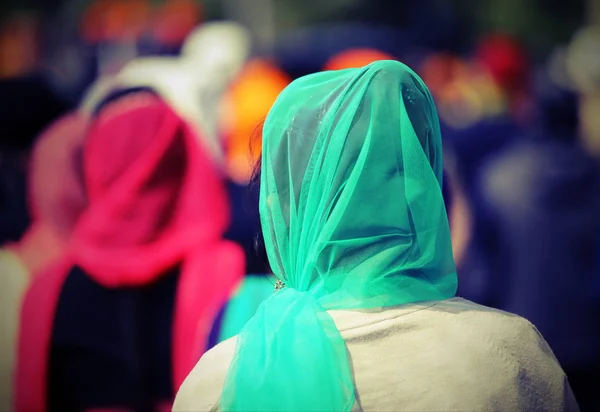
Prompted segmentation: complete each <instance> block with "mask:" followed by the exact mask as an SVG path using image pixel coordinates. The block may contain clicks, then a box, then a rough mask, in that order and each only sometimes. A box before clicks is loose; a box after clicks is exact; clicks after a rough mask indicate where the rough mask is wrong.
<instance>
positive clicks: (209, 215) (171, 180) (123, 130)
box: [75, 91, 229, 279]
mask: <svg viewBox="0 0 600 412" xmlns="http://www.w3.org/2000/svg"><path fill="white" fill-rule="evenodd" d="M83 175H84V186H85V191H86V196H87V199H88V206H87V209H86V211H85V213H84V215H83V216H82V219H81V221H80V222H79V224H78V228H77V235H78V236H77V239H76V243H75V249H76V252H77V253H78V258H79V259H80V260H81V262H79V263H82V264H85V263H84V262H86V261H87V263H88V267H87V268H86V269H87V270H88V271H91V272H95V273H102V274H107V273H121V274H125V275H131V274H133V273H135V274H136V276H133V277H132V278H135V279H139V277H140V276H142V275H144V276H147V275H153V274H156V271H157V270H163V269H165V268H166V267H167V266H168V265H171V264H174V263H176V261H177V260H178V259H181V258H182V257H183V256H184V255H185V254H186V253H187V252H189V250H190V249H191V248H193V247H194V246H195V245H198V244H200V243H202V242H207V241H214V240H217V239H219V238H220V236H221V235H222V233H223V231H224V230H225V228H226V226H227V223H228V218H229V216H228V208H227V199H226V195H225V192H224V188H223V186H222V181H221V179H220V177H219V173H218V171H217V170H216V168H215V167H214V163H213V162H212V160H211V158H210V155H209V154H208V152H207V150H204V149H203V147H202V146H201V145H200V143H199V142H198V140H197V139H196V137H195V135H194V133H193V132H192V131H191V130H190V129H189V127H188V125H187V123H186V122H185V121H183V120H182V119H181V118H180V117H179V116H178V115H177V114H176V113H175V112H174V111H173V110H172V109H171V108H170V107H169V106H168V105H167V104H166V103H165V102H163V101H162V100H161V99H160V98H158V97H157V96H156V95H154V94H152V93H149V92H146V91H140V92H135V93H132V94H128V95H125V96H123V97H121V98H119V99H117V100H114V101H112V102H109V103H108V104H106V105H105V106H104V107H103V108H102V109H101V110H100V112H99V113H98V114H97V117H96V118H95V120H94V121H93V122H92V124H91V126H90V130H89V133H88V135H87V139H86V143H85V148H84V155H83ZM117 257H120V258H119V259H117ZM109 259H110V260H113V262H112V263H110V264H109V263H108V260H109ZM117 266H119V267H117ZM137 275H139V276H137Z"/></svg>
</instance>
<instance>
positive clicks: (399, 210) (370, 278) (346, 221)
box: [219, 61, 457, 412]
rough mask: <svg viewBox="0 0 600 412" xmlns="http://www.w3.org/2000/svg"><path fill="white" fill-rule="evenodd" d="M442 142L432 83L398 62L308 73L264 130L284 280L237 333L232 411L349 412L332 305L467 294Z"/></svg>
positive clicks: (266, 222) (268, 203)
mask: <svg viewBox="0 0 600 412" xmlns="http://www.w3.org/2000/svg"><path fill="white" fill-rule="evenodd" d="M441 186H442V142H441V135H440V127H439V121H438V117H437V112H436V109H435V105H434V103H433V99H432V97H431V95H430V93H429V91H428V90H427V87H426V86H425V84H424V83H423V81H422V80H421V79H420V78H419V77H418V76H417V75H416V74H415V73H414V72H413V71H412V70H410V69H409V68H408V67H406V66H405V65H403V64H402V63H399V62H396V61H378V62H375V63H372V64H370V65H368V66H366V67H364V68H360V69H348V70H341V71H329V72H321V73H316V74H312V75H309V76H306V77H302V78H300V79H298V80H296V81H294V82H293V83H292V84H291V85H289V86H288V87H287V88H286V89H285V90H284V91H283V92H282V93H281V95H280V96H279V98H278V99H277V101H276V102H275V104H274V106H273V108H272V109H271V111H270V113H269V115H268V117H267V120H266V122H265V124H264V129H263V154H262V169H261V191H260V216H261V223H262V230H263V234H264V238H265V244H266V247H267V253H268V257H269V262H270V263H271V267H272V268H273V271H274V273H275V275H276V276H277V277H278V278H279V279H280V280H281V281H282V282H283V283H284V284H285V287H284V288H283V289H282V290H279V291H277V292H275V293H274V294H273V295H272V296H271V297H269V298H268V299H267V300H266V301H265V302H264V303H263V304H262V305H261V306H260V308H259V309H258V311H257V313H256V315H255V316H254V317H253V318H252V319H251V320H250V321H249V322H248V323H247V324H246V326H245V327H244V329H243V330H242V332H241V333H240V334H239V335H238V340H237V347H236V352H235V355H234V359H233V361H232V363H231V366H230V369H229V372H228V375H227V377H226V380H225V385H224V387H223V391H222V393H221V400H220V405H219V408H220V410H223V411H253V412H256V411H349V410H351V409H352V406H353V404H354V401H355V390H354V382H353V375H352V367H351V365H350V360H349V357H348V353H347V349H346V345H345V342H344V339H343V338H342V336H341V334H340V332H339V331H338V329H337V327H336V325H335V323H334V322H333V320H332V318H331V317H330V316H329V314H328V313H327V312H326V311H327V310H330V309H359V308H377V307H385V306H393V305H401V304H406V303H411V302H418V301H431V300H441V299H447V298H450V297H452V296H454V294H455V292H456V286H457V278H456V269H455V266H454V260H453V257H452V247H451V244H450V230H449V226H448V218H447V216H446V210H445V207H444V201H443V198H442V190H441Z"/></svg>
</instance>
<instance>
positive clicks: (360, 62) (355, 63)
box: [323, 49, 395, 70]
mask: <svg viewBox="0 0 600 412" xmlns="http://www.w3.org/2000/svg"><path fill="white" fill-rule="evenodd" d="M378 60H395V58H394V57H393V56H391V55H389V54H387V53H384V52H382V51H379V50H375V49H350V50H346V51H344V52H341V53H339V54H336V55H335V56H333V57H332V58H331V59H329V61H328V62H327V63H326V64H325V67H324V68H323V70H343V69H353V68H359V67H364V66H366V65H368V64H371V63H373V62H375V61H378Z"/></svg>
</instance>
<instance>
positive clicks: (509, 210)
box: [478, 85, 600, 411]
mask: <svg viewBox="0 0 600 412" xmlns="http://www.w3.org/2000/svg"><path fill="white" fill-rule="evenodd" d="M539 96H540V98H539V104H538V108H539V116H538V124H539V127H538V129H537V130H536V132H535V134H534V136H533V137H534V138H531V139H522V140H519V141H515V142H514V143H513V144H512V145H511V146H510V147H508V148H507V149H506V150H505V151H503V152H501V153H499V154H498V155H497V156H496V157H495V158H494V159H493V160H492V161H491V162H490V163H489V164H487V165H486V166H485V168H484V169H483V170H482V173H481V177H480V179H479V182H478V186H479V187H478V190H479V192H480V193H481V199H482V201H483V202H484V204H485V209H486V210H487V212H488V217H489V220H490V221H491V222H494V226H493V229H494V230H495V231H496V234H497V242H496V249H495V250H491V251H490V254H492V255H493V256H494V257H495V260H491V261H488V264H491V265H492V266H491V267H490V269H491V276H490V284H489V285H488V288H487V292H488V295H487V296H486V300H485V301H484V302H483V303H485V304H489V305H491V306H494V307H497V308H500V309H503V310H506V311H509V312H512V313H516V314H518V315H521V316H523V317H525V318H527V319H528V320H529V321H531V322H532V323H533V324H534V325H535V326H536V327H537V328H538V329H539V330H540V332H541V333H542V335H543V336H544V338H546V340H547V341H548V343H549V344H550V346H551V347H552V349H553V351H554V353H555V355H556V356H557V358H558V360H559V361H560V363H561V365H562V366H563V368H564V370H565V372H566V374H567V376H568V378H569V381H570V383H571V386H572V388H573V391H574V393H575V396H576V398H577V400H578V402H579V405H580V407H581V410H582V411H593V410H598V407H600V397H599V395H598V390H597V389H598V387H597V384H598V382H600V351H599V350H598V348H600V322H598V319H599V318H600V302H599V301H598V294H597V291H595V285H597V280H596V279H597V276H598V272H597V262H598V260H597V259H598V258H597V253H598V243H599V240H600V238H599V235H598V234H599V233H600V214H599V213H598V210H600V170H599V167H598V164H597V163H596V161H594V160H593V159H592V158H591V157H590V156H589V155H588V154H587V152H586V151H585V150H584V149H583V148H582V147H581V145H580V143H579V140H578V138H577V136H578V133H577V115H576V113H577V105H576V99H575V97H574V95H573V94H572V93H570V92H568V91H565V90H561V89H560V88H557V87H554V88H552V87H549V86H548V85H546V90H545V91H541V92H540V93H539Z"/></svg>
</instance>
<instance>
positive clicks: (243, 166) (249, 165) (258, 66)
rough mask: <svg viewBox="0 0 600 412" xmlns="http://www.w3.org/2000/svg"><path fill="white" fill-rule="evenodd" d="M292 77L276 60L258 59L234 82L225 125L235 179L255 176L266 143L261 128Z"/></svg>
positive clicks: (228, 98) (226, 107)
mask: <svg viewBox="0 0 600 412" xmlns="http://www.w3.org/2000/svg"><path fill="white" fill-rule="evenodd" d="M290 81H291V80H290V78H289V77H288V76H287V74H285V73H284V72H283V71H282V70H281V69H279V68H278V67H277V66H275V65H274V64H272V63H270V62H268V61H266V60H261V59H256V60H252V61H250V62H249V63H248V64H247V65H246V67H245V68H244V69H243V70H242V72H241V73H240V75H239V76H238V78H237V79H236V81H235V82H234V83H233V84H232V86H231V89H230V90H229V92H228V94H227V96H226V98H225V111H224V117H223V119H222V120H223V123H222V125H223V134H224V135H225V136H226V142H225V145H226V149H227V150H226V157H227V168H228V170H229V174H230V176H231V177H232V178H233V179H234V180H235V181H237V182H240V183H245V182H247V181H248V180H249V179H250V178H251V175H252V172H253V170H254V164H255V162H256V161H257V160H258V157H259V156H260V152H261V145H262V138H261V131H260V130H258V128H259V127H260V125H261V122H262V121H263V120H264V119H265V118H266V117H267V114H268V113H269V110H271V107H272V106H273V103H275V100H276V99H277V96H279V93H281V91H282V90H283V89H285V87H286V86H287V85H288V84H289V83H290Z"/></svg>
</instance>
